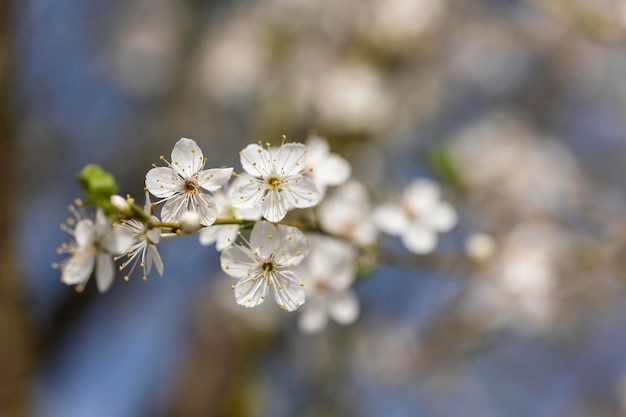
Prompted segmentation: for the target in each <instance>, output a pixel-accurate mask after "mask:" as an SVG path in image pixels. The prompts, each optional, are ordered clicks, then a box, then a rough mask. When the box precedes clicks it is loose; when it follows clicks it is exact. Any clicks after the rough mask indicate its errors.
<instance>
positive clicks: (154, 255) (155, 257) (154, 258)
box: [146, 245, 163, 276]
mask: <svg viewBox="0 0 626 417" xmlns="http://www.w3.org/2000/svg"><path fill="white" fill-rule="evenodd" d="M146 252H147V253H146V258H147V260H146V262H147V265H148V268H146V273H149V272H150V266H151V264H152V262H154V267H155V268H156V270H157V272H158V273H159V275H160V276H163V261H162V260H161V255H159V251H158V250H157V248H156V246H154V245H148V246H147V248H146Z"/></svg>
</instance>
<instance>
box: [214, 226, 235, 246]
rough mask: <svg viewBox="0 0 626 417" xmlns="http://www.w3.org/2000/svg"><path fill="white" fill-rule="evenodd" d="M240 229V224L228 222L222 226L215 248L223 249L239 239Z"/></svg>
mask: <svg viewBox="0 0 626 417" xmlns="http://www.w3.org/2000/svg"><path fill="white" fill-rule="evenodd" d="M238 231H239V226H237V225H234V224H228V225H224V226H222V230H221V231H220V234H219V236H218V238H217V242H216V243H215V249H217V250H218V251H220V252H221V251H223V250H224V249H226V248H227V247H229V246H230V245H232V244H233V243H235V241H236V240H237V232H238Z"/></svg>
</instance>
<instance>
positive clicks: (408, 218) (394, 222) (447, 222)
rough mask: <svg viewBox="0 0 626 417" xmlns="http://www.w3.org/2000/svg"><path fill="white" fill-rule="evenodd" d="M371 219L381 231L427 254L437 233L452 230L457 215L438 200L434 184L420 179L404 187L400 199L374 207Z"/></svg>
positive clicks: (433, 246)
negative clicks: (372, 218)
mask: <svg viewBox="0 0 626 417" xmlns="http://www.w3.org/2000/svg"><path fill="white" fill-rule="evenodd" d="M374 221H375V222H376V225H377V226H378V227H379V228H380V229H381V230H382V231H383V232H386V233H388V234H390V235H395V236H401V237H402V243H404V246H406V247H407V249H409V250H410V251H411V252H414V253H418V254H426V253H429V252H432V251H433V250H434V249H435V246H436V245H437V233H438V232H447V231H449V230H450V229H452V228H453V227H454V226H455V225H456V223H457V221H458V215H457V213H456V211H455V210H454V208H453V207H452V206H451V205H450V204H448V203H446V202H444V201H441V189H440V188H439V186H438V185H437V184H436V183H434V182H433V181H430V180H425V179H419V180H416V181H414V182H413V183H411V184H410V185H409V186H408V187H407V188H406V190H405V191H404V193H403V195H402V198H401V200H400V201H399V202H394V203H386V204H383V205H381V206H379V207H378V208H376V209H375V210H374Z"/></svg>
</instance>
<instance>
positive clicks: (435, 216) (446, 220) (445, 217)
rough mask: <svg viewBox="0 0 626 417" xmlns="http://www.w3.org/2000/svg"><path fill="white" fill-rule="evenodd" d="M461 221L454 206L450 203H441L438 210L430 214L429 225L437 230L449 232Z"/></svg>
mask: <svg viewBox="0 0 626 417" xmlns="http://www.w3.org/2000/svg"><path fill="white" fill-rule="evenodd" d="M458 221H459V215H458V214H457V212H456V210H455V209H454V207H452V205H450V204H448V203H443V202H442V203H439V205H438V206H437V208H436V209H435V210H434V211H433V212H432V213H431V214H430V216H429V219H428V223H429V224H431V225H432V226H433V228H434V229H435V230H438V231H440V232H447V231H448V230H450V229H452V228H453V227H454V226H456V224H457V222H458Z"/></svg>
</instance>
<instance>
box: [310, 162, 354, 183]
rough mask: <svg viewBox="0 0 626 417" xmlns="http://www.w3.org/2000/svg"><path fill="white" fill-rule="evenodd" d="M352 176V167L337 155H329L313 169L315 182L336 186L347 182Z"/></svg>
mask: <svg viewBox="0 0 626 417" xmlns="http://www.w3.org/2000/svg"><path fill="white" fill-rule="evenodd" d="M350 175H352V167H351V166H350V164H349V163H348V161H346V160H345V159H343V158H342V157H340V156H339V155H337V154H330V155H329V156H328V157H327V158H326V159H325V160H324V161H322V162H321V163H320V164H318V165H317V166H314V167H313V177H314V178H315V182H320V183H322V184H325V185H331V186H337V185H341V184H343V183H345V182H346V181H348V178H350Z"/></svg>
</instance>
